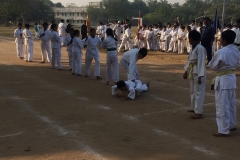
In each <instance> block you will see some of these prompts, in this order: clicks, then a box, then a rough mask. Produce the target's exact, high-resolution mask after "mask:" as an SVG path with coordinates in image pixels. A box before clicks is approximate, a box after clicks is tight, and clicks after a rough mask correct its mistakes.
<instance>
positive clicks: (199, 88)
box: [184, 44, 207, 114]
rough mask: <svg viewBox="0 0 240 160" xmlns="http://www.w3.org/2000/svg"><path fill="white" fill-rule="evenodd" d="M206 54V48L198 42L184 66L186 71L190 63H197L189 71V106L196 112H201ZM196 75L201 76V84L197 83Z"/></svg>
mask: <svg viewBox="0 0 240 160" xmlns="http://www.w3.org/2000/svg"><path fill="white" fill-rule="evenodd" d="M206 55H207V51H206V49H205V48H204V47H203V46H202V45H201V44H198V45H197V46H196V47H195V48H194V49H193V50H192V51H191V52H190V54H189V56H188V61H187V63H186V65H185V66H184V70H185V71H188V67H189V65H190V64H191V63H197V65H194V66H193V67H192V69H191V70H190V71H189V72H190V73H191V74H192V77H193V79H191V80H190V96H191V107H192V109H193V110H194V112H195V113H196V114H202V113H203V103H204V96H205V83H206V66H205V59H206ZM188 74H189V73H188ZM198 77H202V78H201V81H202V83H201V84H198Z"/></svg>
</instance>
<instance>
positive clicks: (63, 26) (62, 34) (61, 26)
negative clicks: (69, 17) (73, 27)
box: [58, 22, 67, 45]
mask: <svg viewBox="0 0 240 160" xmlns="http://www.w3.org/2000/svg"><path fill="white" fill-rule="evenodd" d="M66 28H67V25H66V24H65V23H62V22H61V23H59V25H58V34H59V36H60V37H61V38H62V42H61V45H63V42H64V39H65V37H66Z"/></svg>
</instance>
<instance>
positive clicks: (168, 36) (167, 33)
mask: <svg viewBox="0 0 240 160" xmlns="http://www.w3.org/2000/svg"><path fill="white" fill-rule="evenodd" d="M171 31H172V28H171V24H170V23H168V25H167V28H166V31H165V38H164V41H165V44H164V48H163V51H164V52H167V51H168V47H169V43H170V40H171V35H170V32H171Z"/></svg>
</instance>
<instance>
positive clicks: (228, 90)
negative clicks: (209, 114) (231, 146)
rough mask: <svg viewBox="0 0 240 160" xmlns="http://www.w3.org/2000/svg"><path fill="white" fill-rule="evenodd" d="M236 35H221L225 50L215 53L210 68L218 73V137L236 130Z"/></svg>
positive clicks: (239, 56)
mask: <svg viewBox="0 0 240 160" xmlns="http://www.w3.org/2000/svg"><path fill="white" fill-rule="evenodd" d="M235 38H236V33H235V32H234V31H232V30H226V31H224V32H223V33H222V35H221V39H222V40H221V42H222V46H223V48H222V49H220V50H218V51H217V52H216V53H215V56H214V57H213V59H212V60H211V61H210V63H209V66H210V68H211V69H212V70H214V71H216V78H215V79H213V81H212V82H213V84H212V85H214V87H212V89H214V90H215V101H216V102H215V104H216V121H217V126H218V132H216V133H214V134H213V135H214V136H216V137H224V136H229V135H230V131H233V130H236V116H237V115H236V93H235V90H236V75H235V73H234V70H236V69H237V68H238V66H239V64H240V63H239V62H240V52H239V51H238V49H237V48H236V47H235V46H234V44H233V43H234V40H235Z"/></svg>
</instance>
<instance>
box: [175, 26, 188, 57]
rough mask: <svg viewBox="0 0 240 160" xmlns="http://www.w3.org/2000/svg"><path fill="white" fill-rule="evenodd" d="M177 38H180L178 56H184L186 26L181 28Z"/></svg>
mask: <svg viewBox="0 0 240 160" xmlns="http://www.w3.org/2000/svg"><path fill="white" fill-rule="evenodd" d="M177 38H178V54H183V53H184V47H185V41H186V33H185V26H181V29H180V30H179V31H178V35H177Z"/></svg>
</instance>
